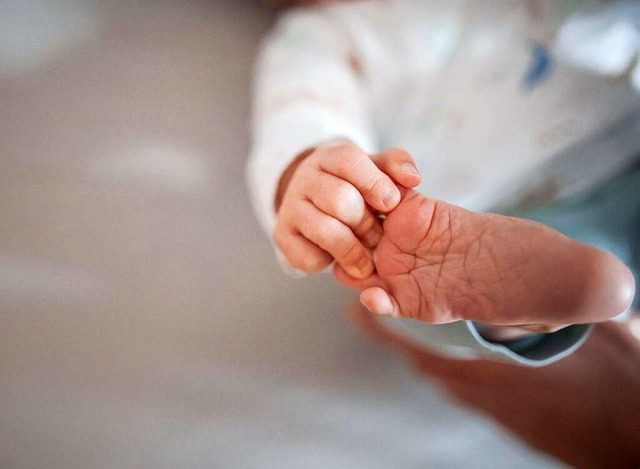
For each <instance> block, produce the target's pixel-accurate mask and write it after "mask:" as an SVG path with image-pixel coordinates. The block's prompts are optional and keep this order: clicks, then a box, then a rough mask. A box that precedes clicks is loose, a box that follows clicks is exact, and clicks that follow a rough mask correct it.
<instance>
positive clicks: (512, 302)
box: [334, 190, 635, 331]
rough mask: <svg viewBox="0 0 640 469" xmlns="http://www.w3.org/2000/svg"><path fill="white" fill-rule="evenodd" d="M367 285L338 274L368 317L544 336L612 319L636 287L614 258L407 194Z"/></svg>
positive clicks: (387, 227) (553, 234) (513, 222)
mask: <svg viewBox="0 0 640 469" xmlns="http://www.w3.org/2000/svg"><path fill="white" fill-rule="evenodd" d="M373 259H374V264H375V268H376V273H375V274H374V275H373V276H372V277H369V278H368V279H365V280H356V279H354V278H352V277H350V276H349V275H348V274H346V272H345V271H344V270H342V269H341V268H340V267H339V266H336V267H335V268H334V273H335V275H336V277H337V278H338V280H340V281H341V282H342V283H345V284H346V285H347V286H350V287H353V288H356V289H358V290H361V291H362V294H361V301H362V302H363V304H364V305H365V306H366V307H367V308H368V309H369V310H370V311H371V312H373V313H377V314H383V315H392V316H402V317H409V318H413V319H419V320H422V321H426V322H430V323H436V324H437V323H448V322H453V321H457V320H461V319H469V320H474V321H480V322H484V323H487V324H496V325H517V326H529V327H530V328H533V329H536V327H537V325H539V329H540V330H541V331H544V330H554V329H557V328H558V327H554V326H564V325H566V324H571V323H587V322H596V321H603V320H606V319H609V318H611V317H614V316H616V315H618V314H620V313H621V312H623V311H624V310H625V309H626V308H628V306H629V304H630V303H631V301H632V299H633V294H634V290H635V287H634V280H633V276H632V275H631V272H630V271H629V270H628V269H627V268H626V266H625V265H624V264H623V263H622V262H620V261H619V260H618V259H617V258H616V257H614V256H613V255H611V254H609V253H606V252H604V251H601V250H599V249H596V248H593V247H590V246H587V245H585V244H581V243H578V242H577V241H573V240H572V239H569V238H567V237H566V236H564V235H562V234H560V233H559V232H557V231H555V230H553V229H551V228H549V227H547V226H545V225H542V224H540V223H536V222H532V221H528V220H522V219H518V218H512V217H506V216H501V215H495V214H484V213H474V212H470V211H468V210H464V209H462V208H460V207H457V206H454V205H450V204H447V203H445V202H442V201H439V200H436V199H432V198H429V197H425V196H423V195H422V194H419V193H417V192H415V191H412V190H408V191H407V192H406V193H405V195H404V197H403V199H402V201H401V202H400V204H399V205H398V207H397V208H396V209H395V210H394V211H393V212H391V213H390V214H389V215H388V217H387V219H386V220H385V221H384V235H383V237H382V239H381V241H380V243H379V244H378V246H377V248H376V250H375V252H374V255H373Z"/></svg>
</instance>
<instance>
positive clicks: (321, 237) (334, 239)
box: [316, 218, 344, 246]
mask: <svg viewBox="0 0 640 469" xmlns="http://www.w3.org/2000/svg"><path fill="white" fill-rule="evenodd" d="M342 227H343V225H342V223H340V222H339V221H338V220H336V219H335V218H329V219H327V220H325V221H324V222H323V223H320V224H318V226H317V227H316V236H317V237H318V241H320V242H321V243H323V244H325V245H327V246H337V245H338V244H339V243H340V238H341V237H343V235H344V231H343V229H342Z"/></svg>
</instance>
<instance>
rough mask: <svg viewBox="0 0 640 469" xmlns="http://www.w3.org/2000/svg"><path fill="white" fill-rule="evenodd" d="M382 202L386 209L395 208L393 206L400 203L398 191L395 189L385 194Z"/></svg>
mask: <svg viewBox="0 0 640 469" xmlns="http://www.w3.org/2000/svg"><path fill="white" fill-rule="evenodd" d="M382 202H383V203H384V205H385V206H386V207H388V208H390V209H391V208H395V206H396V205H398V203H400V191H398V189H396V188H394V189H391V190H389V191H387V193H386V194H385V195H384V197H383V198H382Z"/></svg>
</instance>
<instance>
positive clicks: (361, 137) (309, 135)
mask: <svg viewBox="0 0 640 469" xmlns="http://www.w3.org/2000/svg"><path fill="white" fill-rule="evenodd" d="M326 15H327V13H325V10H323V9H308V10H307V9H302V10H292V11H290V12H288V13H287V14H285V16H283V17H282V18H281V19H280V21H279V22H278V24H277V25H276V27H275V29H274V30H273V31H272V32H271V34H269V36H268V37H267V38H266V40H265V42H264V44H263V47H262V50H261V54H260V57H259V59H258V63H257V70H256V77H255V83H254V86H255V89H254V108H253V118H252V137H253V142H252V144H253V146H252V151H251V155H250V158H249V163H248V167H247V183H248V186H249V189H250V192H251V198H252V202H253V206H254V209H255V211H256V214H257V216H258V219H259V221H260V223H261V225H262V227H263V229H264V230H265V232H266V233H267V235H268V236H269V238H271V234H272V232H273V228H274V226H275V212H274V197H275V193H276V189H277V184H278V181H279V179H280V176H281V174H282V172H283V171H284V170H285V169H286V167H287V166H288V165H289V163H290V162H291V161H292V160H293V159H294V158H295V156H296V155H298V154H299V153H301V152H302V151H304V150H305V149H308V148H310V147H312V146H314V145H317V144H319V143H323V142H325V141H328V140H331V139H334V138H336V137H344V138H347V139H349V140H351V141H353V142H354V143H355V144H357V145H359V146H360V147H362V148H363V149H364V150H365V151H367V152H373V151H375V139H374V134H373V132H372V129H371V125H370V121H371V120H370V118H369V115H370V113H369V112H368V101H367V98H366V90H365V87H364V86H363V83H362V79H361V77H360V76H359V74H358V72H357V70H356V69H355V68H354V67H353V66H351V63H350V62H351V61H350V58H351V57H352V56H351V54H352V51H350V45H349V40H348V39H349V38H348V35H347V34H346V33H344V32H341V29H340V25H339V22H336V21H331V18H330V17H328V16H326ZM276 252H277V251H276Z"/></svg>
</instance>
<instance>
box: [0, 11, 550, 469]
mask: <svg viewBox="0 0 640 469" xmlns="http://www.w3.org/2000/svg"><path fill="white" fill-rule="evenodd" d="M0 3H1V7H0V221H1V222H0V467H2V468H27V467H29V468H31V467H47V468H67V467H92V468H103V467H104V468H111V467H138V468H142V467H153V468H163V467H188V468H199V467H203V468H204V467H222V468H227V467H231V468H236V467H238V468H245V467H246V468H253V467H256V468H257V467H279V468H289V467H291V468H293V467H310V468H312V467H322V468H325V467H339V468H342V467H344V468H388V467H394V468H404V467H406V468H413V467H459V466H473V467H487V468H488V467H524V468H527V467H531V468H534V467H536V468H538V467H557V466H558V464H557V463H555V462H554V461H552V460H550V459H547V458H546V457H543V456H541V455H540V454H534V453H532V452H530V451H529V450H528V449H526V448H525V447H524V446H522V445H520V444H519V443H516V442H515V440H513V439H511V438H510V437H509V436H507V434H506V433H504V432H503V431H502V430H501V429H500V428H498V427H497V426H494V425H493V424H491V423H490V422H489V421H488V420H485V419H484V418H482V417H480V416H478V415H475V414H473V413H470V412H468V411H466V410H463V409H461V408H458V407H456V406H455V405H454V404H452V403H451V402H450V401H449V400H448V399H447V398H445V397H444V396H443V395H442V394H440V393H439V392H438V390H437V389H435V388H434V387H432V386H431V385H430V384H429V383H427V382H425V381H423V380H422V379H419V378H418V377H416V376H414V375H413V373H412V372H410V371H409V370H408V369H407V368H406V366H405V364H404V363H403V362H402V360H401V359H400V357H396V356H393V355H392V354H391V353H390V352H388V351H387V350H385V349H383V348H381V347H379V346H376V345H375V344H373V343H372V342H370V341H369V340H368V339H366V338H365V337H363V336H362V335H361V334H360V333H359V332H358V331H356V330H355V329H354V328H353V327H352V326H351V325H350V324H349V323H348V321H347V320H346V318H345V317H344V309H345V308H344V306H345V304H346V303H347V302H348V301H349V299H351V298H353V296H352V294H351V293H349V292H347V291H346V290H343V289H341V288H340V287H339V286H337V285H335V284H334V283H333V281H332V280H331V278H329V277H324V278H315V279H305V280H297V281H294V280H291V279H289V278H287V277H286V276H285V275H284V274H283V273H281V271H280V269H279V267H278V266H277V265H276V261H275V259H274V257H273V255H272V252H271V250H270V247H269V244H268V242H267V240H266V238H265V237H264V236H263V234H262V233H261V232H260V231H259V229H258V225H257V223H256V221H255V220H254V217H253V214H252V211H251V208H250V206H249V202H248V198H247V195H246V192H245V187H244V176H243V166H244V162H245V159H246V156H247V154H248V147H249V141H248V132H247V128H246V124H247V119H248V114H249V106H250V85H251V72H252V61H253V58H254V55H255V53H256V49H257V46H258V43H259V40H260V38H261V37H262V35H263V34H264V33H265V31H266V30H267V29H268V27H269V25H270V23H271V21H272V17H271V13H270V12H269V11H267V10H265V9H264V8H262V7H260V6H259V5H258V2H257V0H256V1H253V0H242V1H240V0H208V1H204V0H201V1H188V0H153V1H151V0H149V1H143V0H121V1H119V0H95V1H91V0H2V2H0Z"/></svg>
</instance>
